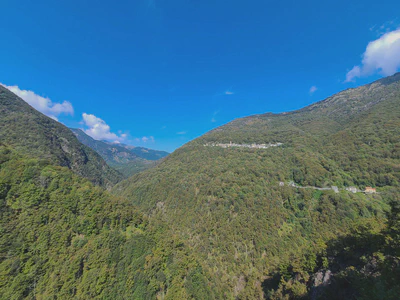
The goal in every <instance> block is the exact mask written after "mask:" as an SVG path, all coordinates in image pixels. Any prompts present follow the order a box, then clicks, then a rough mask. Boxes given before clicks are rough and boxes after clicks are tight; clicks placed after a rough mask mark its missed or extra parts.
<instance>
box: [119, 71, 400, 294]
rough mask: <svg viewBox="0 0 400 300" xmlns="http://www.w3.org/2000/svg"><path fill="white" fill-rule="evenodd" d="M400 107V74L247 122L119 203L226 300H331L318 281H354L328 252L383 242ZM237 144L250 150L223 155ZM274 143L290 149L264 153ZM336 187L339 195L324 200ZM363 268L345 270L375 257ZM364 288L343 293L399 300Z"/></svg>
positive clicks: (216, 133) (392, 196) (165, 167)
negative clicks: (166, 229)
mask: <svg viewBox="0 0 400 300" xmlns="http://www.w3.org/2000/svg"><path fill="white" fill-rule="evenodd" d="M399 107H400V74H396V75H394V76H392V77H388V78H385V79H383V80H380V81H377V82H374V83H372V84H370V85H366V86H363V87H360V88H357V89H349V90H346V91H343V92H341V93H339V94H337V95H334V96H332V97H330V98H328V99H326V100H324V101H321V102H318V103H316V104H314V105H311V106H309V107H306V108H304V109H301V110H299V111H294V112H290V113H282V114H264V115H257V116H252V117H247V118H243V119H238V120H235V121H233V122H231V123H229V124H227V125H225V126H222V127H220V128H217V129H215V130H213V131H211V132H209V133H207V134H206V135H204V136H202V137H200V138H198V139H196V140H194V141H192V142H190V143H188V144H186V145H185V146H183V147H182V148H180V149H178V150H177V151H175V152H174V153H173V154H171V155H170V156H169V157H168V158H167V159H166V160H165V161H164V162H163V163H162V164H160V165H159V166H158V167H156V168H154V169H151V170H149V171H145V172H143V173H140V174H137V175H135V176H133V177H132V178H130V179H128V180H126V181H123V182H121V183H120V184H118V185H117V186H116V187H115V188H114V190H113V192H114V193H115V194H117V195H121V196H124V197H126V198H127V199H130V200H132V201H133V203H135V204H137V205H138V206H139V207H140V208H141V210H142V211H143V212H145V213H146V214H149V215H154V214H155V215H156V216H157V217H154V218H152V217H150V222H151V223H159V222H165V223H166V224H168V225H169V226H170V228H171V233H172V232H174V233H177V234H178V235H179V236H180V237H181V238H182V239H183V240H184V241H185V242H186V243H187V244H188V245H189V246H190V247H191V248H192V249H193V251H194V252H195V253H196V254H197V255H198V257H199V258H200V261H201V262H202V266H203V268H204V270H206V271H207V272H209V273H210V274H212V278H213V282H214V286H215V288H216V289H217V290H219V291H223V292H224V297H225V298H228V299H235V298H238V299H259V298H276V299H281V298H288V299H289V298H296V299H300V298H307V297H311V298H313V299H316V298H317V297H322V298H323V297H326V296H321V295H322V294H320V293H316V292H315V290H316V289H317V287H318V282H317V281H316V280H315V278H317V277H318V274H321V272H322V274H325V273H326V272H328V271H329V272H332V276H331V277H332V278H330V279H329V282H330V283H332V286H333V283H334V282H336V283H338V284H339V282H340V280H339V279H340V278H341V277H340V276H342V275H343V274H344V273H346V272H347V273H346V274H349V273H348V272H350V270H352V269H349V270H347V269H346V270H342V269H341V268H342V267H343V266H344V265H345V264H342V263H341V261H339V262H338V261H337V260H335V259H336V257H335V256H334V255H333V256H329V257H327V256H325V254H324V253H328V252H329V253H331V251H334V250H333V249H334V246H333V245H337V244H338V243H340V239H342V240H343V241H347V242H348V241H351V239H352V237H354V238H356V237H358V236H360V235H361V234H360V232H362V233H363V234H366V232H368V233H370V234H371V235H373V236H375V235H378V236H379V238H380V237H382V236H385V234H383V233H382V234H381V233H380V232H381V230H385V228H386V227H385V226H386V225H385V224H386V223H385V222H386V215H387V213H388V212H389V211H390V206H389V202H390V201H394V203H396V201H399V195H400V189H399V182H400V109H399ZM230 143H232V144H238V145H244V144H246V145H249V147H248V148H245V147H227V148H224V147H220V146H218V145H221V144H230ZM270 143H282V144H279V145H280V146H276V147H269V148H266V149H262V148H256V146H257V144H258V145H259V144H270ZM252 145H254V148H252ZM291 182H293V184H289V183H291ZM331 186H336V187H337V188H338V190H336V191H337V192H335V190H332V189H331V190H318V189H316V188H327V187H331ZM351 186H354V187H355V188H356V189H358V190H360V191H363V190H364V189H365V188H366V187H367V186H371V187H373V188H377V192H378V193H372V194H364V193H361V192H358V193H352V192H350V191H348V190H346V188H349V187H351ZM302 187H304V188H302ZM306 187H307V188H306ZM354 231H355V232H356V233H354ZM357 232H358V235H357ZM371 232H372V233H371ZM346 237H348V239H347V240H346ZM363 238H365V237H364V235H363ZM361 240H362V239H361ZM357 241H358V240H357ZM343 243H344V242H343ZM372 244H374V243H373V242H372ZM377 244H379V243H377ZM377 244H376V245H377ZM357 245H360V247H363V248H362V249H361V248H360V249H353V250H354V251H353V252H352V251H349V253H347V254H346V255H349V256H351V255H354V253H358V252H357V251H360V253H361V252H363V251H364V250H366V247H367V246H368V245H369V244H368V243H366V242H365V240H364V242H363V243H361V242H360V243H359V244H357ZM380 245H381V246H382V244H380ZM382 247H383V246H382ZM385 249H386V248H385ZM385 249H384V247H383V248H381V249H376V250H377V252H379V253H381V254H382V255H381V258H382V260H381V262H384V261H385V258H387V259H388V261H390V259H391V258H390V257H392V258H393V256H390V255H391V254H390V253H389V252H387V251H386V250H385ZM378 250H379V251H378ZM385 251H386V252H385ZM335 253H337V252H335ZM363 259H364V261H363V262H358V264H357V265H349V266H348V267H349V268H353V269H354V272H357V271H360V270H361V269H362V268H363V266H365V265H367V264H368V263H369V262H370V261H369V260H370V259H373V258H371V256H368V255H365V257H364V258H363ZM374 259H376V258H374ZM393 260H394V263H393V264H392V265H391V266H390V267H388V268H387V269H386V270H391V271H393V270H398V269H396V268H398V265H399V264H398V257H397V258H396V256H395V257H394V258H393ZM386 262H387V261H386ZM335 263H336V265H335ZM363 264H364V265H363ZM374 265H375V266H376V268H378V263H376V264H374ZM335 266H336V267H335ZM338 266H339V267H338ZM357 268H359V269H357ZM329 272H328V273H329ZM360 272H361V271H360ZM378 273H379V272H378ZM329 274H330V273H329ZM341 274H342V275H341ZM360 274H361V275H362V274H366V273H365V272H364V273H362V272H361V273H360ZM361 275H360V276H361ZM393 275H394V276H397V275H398V272H397V273H396V272H393ZM343 276H344V275H343ZM343 276H342V277H343ZM363 276H364V275H363ZM368 276H370V277H368ZM328 277H329V276H328ZM364 277H365V278H366V281H364V282H363V283H362V284H361V285H359V286H357V285H356V283H354V286H352V283H351V281H350V287H349V286H341V288H343V291H342V292H343V293H344V294H345V295H348V297H349V299H383V298H380V296H379V295H381V296H382V295H385V296H386V297H388V299H389V298H392V299H394V298H393V295H394V294H395V292H394V293H393V291H392V293H391V294H390V293H389V292H388V288H387V286H386V288H384V287H383V286H384V284H383V283H382V282H376V281H374V280H373V278H375V277H373V275H371V274H369V275H368V274H366V275H365V276H364ZM327 280H328V279H327ZM335 280H336V281H335ZM382 284H383V285H382ZM367 286H368V287H369V289H366V287H367ZM392 287H394V288H398V286H397V287H396V286H392ZM346 288H348V289H349V290H346ZM382 289H383V291H382ZM350 290H351V291H350ZM371 291H372V292H373V293H372V294H368V293H369V292H371ZM385 291H386V292H388V293H387V294H382V293H384V292H385ZM331 292H332V293H333V294H332V293H331V294H330V295H331V296H332V297H333V298H334V299H342V298H340V296H338V297H337V298H335V294H334V293H335V292H336V291H335V290H334V289H332V291H331ZM347 292H349V293H348V294H346V293H347ZM379 292H380V293H379ZM338 295H339V294H338Z"/></svg>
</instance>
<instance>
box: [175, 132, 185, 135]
mask: <svg viewBox="0 0 400 300" xmlns="http://www.w3.org/2000/svg"><path fill="white" fill-rule="evenodd" d="M186 133H187V131H179V132H177V133H176V134H179V135H184V134H186Z"/></svg>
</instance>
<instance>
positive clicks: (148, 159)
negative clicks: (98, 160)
mask: <svg viewBox="0 0 400 300" xmlns="http://www.w3.org/2000/svg"><path fill="white" fill-rule="evenodd" d="M70 130H71V131H72V132H73V133H74V134H75V136H76V137H77V138H78V140H79V141H80V142H81V143H83V144H84V145H86V146H88V147H90V148H91V149H93V150H94V151H96V152H97V153H98V154H100V155H101V156H102V157H103V158H104V160H105V161H106V162H107V163H108V164H109V165H110V166H111V167H113V168H115V169H116V170H118V171H120V172H121V173H122V174H124V175H125V176H126V177H129V176H131V175H133V174H135V173H137V172H140V171H143V170H146V169H149V168H152V167H154V166H156V165H157V164H158V163H159V160H161V159H163V158H164V157H166V156H167V155H168V154H169V153H168V152H165V151H159V150H153V149H149V148H144V147H135V146H130V145H125V144H121V143H111V142H107V141H99V140H95V139H93V138H92V137H91V136H89V135H87V134H86V133H85V132H84V131H83V130H82V129H75V128H70Z"/></svg>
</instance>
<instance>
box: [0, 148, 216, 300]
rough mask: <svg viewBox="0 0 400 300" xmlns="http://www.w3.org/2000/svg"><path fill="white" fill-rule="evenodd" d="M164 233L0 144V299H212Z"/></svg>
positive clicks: (184, 250)
mask: <svg viewBox="0 0 400 300" xmlns="http://www.w3.org/2000/svg"><path fill="white" fill-rule="evenodd" d="M166 232H167V230H166V229H165V228H164V227H163V226H158V227H153V226H152V225H151V224H149V222H148V220H147V218H146V217H145V216H144V215H143V214H142V213H140V212H139V211H138V210H137V209H136V208H135V207H134V206H133V205H132V203H131V202H130V201H128V200H125V199H123V198H120V197H115V196H112V195H110V194H109V193H108V192H107V191H105V190H104V189H103V188H101V187H98V186H93V184H92V183H91V182H89V181H88V180H87V179H84V178H82V177H80V176H78V175H76V174H74V173H73V172H72V171H71V170H69V169H68V168H66V167H60V166H55V165H52V164H51V163H50V161H49V160H43V159H38V158H33V157H32V155H29V156H27V155H24V154H21V153H19V152H18V151H16V150H15V149H13V148H12V147H9V146H5V145H3V144H2V143H0V299H117V300H118V299H121V300H122V299H156V298H159V299H208V298H215V296H214V292H213V290H212V288H211V287H210V283H209V282H208V276H207V274H205V272H204V271H203V270H202V268H201V266H200V263H199V262H198V259H197V257H195V256H194V255H193V253H192V252H191V250H190V249H189V248H188V247H187V246H186V245H184V244H183V243H182V241H181V240H180V239H179V237H178V236H176V235H166Z"/></svg>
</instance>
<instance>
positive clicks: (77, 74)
mask: <svg viewBox="0 0 400 300" xmlns="http://www.w3.org/2000/svg"><path fill="white" fill-rule="evenodd" d="M349 2H350V3H349ZM1 11H2V13H1V18H0V29H1V37H2V38H1V42H0V57H1V60H0V82H1V83H2V84H4V85H7V86H14V91H16V92H18V91H20V93H23V94H21V95H24V96H25V97H26V98H27V99H28V100H27V101H28V102H29V101H36V102H32V103H36V104H37V106H36V107H37V108H38V109H42V111H43V112H44V113H46V114H47V115H50V116H52V117H53V118H57V119H58V120H59V121H60V122H62V123H64V124H66V125H67V126H70V127H79V128H84V129H85V130H87V132H88V133H90V134H92V135H93V136H94V137H97V138H108V139H110V140H118V141H120V142H125V143H129V144H133V145H141V146H145V147H149V148H155V149H162V150H167V151H173V150H174V149H176V148H177V147H179V146H181V145H182V144H184V143H186V142H187V141H189V140H191V139H193V138H196V137H198V136H200V135H202V134H204V133H205V132H207V131H209V130H211V129H213V128H215V127H217V126H220V125H222V124H225V123H227V122H229V121H231V120H233V119H235V118H238V117H242V116H247V115H252V114H258V113H265V112H283V111H289V110H294V109H298V108H301V107H303V106H306V105H308V104H310V103H313V102H316V101H319V100H322V99H324V98H326V97H328V96H330V95H332V94H334V93H336V92H339V91H341V90H343V89H346V88H350V87H355V86H358V85H361V84H365V83H367V82H371V81H373V80H375V79H378V78H380V77H382V76H383V75H389V74H391V73H394V72H395V71H397V70H399V67H400V54H399V53H400V46H399V45H400V37H399V36H400V35H398V34H400V31H399V30H398V28H399V25H400V18H399V17H400V16H399V12H400V1H368V0H364V1H265V0H264V1H262V0H254V1H232V0H231V1H222V0H214V1H208V0H203V1H194V0H193V1H189V0H176V1H174V0H172V1H160V0H136V1H115V2H110V1H99V0H98V1H82V0H81V1H74V0H70V1H27V0H25V1H24V0H21V1H14V0H5V1H4V0H3V1H2V4H1ZM373 41H375V43H373V44H370V46H369V47H368V48H367V46H368V43H370V42H373ZM354 67H355V68H354ZM393 70H394V71H393ZM349 71H351V72H350V73H348V72H349ZM346 78H347V81H348V82H345V81H346ZM16 86H18V88H17V87H16ZM22 90H26V92H25V93H24V92H22ZM27 91H31V92H27ZM50 99H51V100H50ZM64 101H66V102H64Z"/></svg>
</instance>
